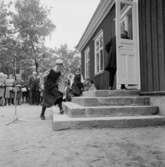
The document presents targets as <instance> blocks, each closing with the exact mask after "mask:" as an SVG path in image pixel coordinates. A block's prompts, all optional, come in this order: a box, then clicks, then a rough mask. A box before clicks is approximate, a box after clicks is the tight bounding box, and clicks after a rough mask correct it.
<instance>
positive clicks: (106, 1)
mask: <svg viewBox="0 0 165 167" xmlns="http://www.w3.org/2000/svg"><path fill="white" fill-rule="evenodd" d="M114 3H115V0H102V1H100V3H99V5H98V7H97V8H96V10H95V12H94V14H93V16H92V18H91V20H90V22H89V24H88V26H87V28H86V29H85V32H84V34H83V35H82V37H81V39H80V41H79V42H78V44H77V46H76V48H77V49H78V50H79V51H82V50H83V48H84V47H85V45H86V44H87V42H88V41H89V40H90V39H91V38H92V36H93V35H94V33H95V31H96V30H97V28H98V27H99V25H100V24H101V22H102V21H103V20H104V18H105V17H106V16H107V14H108V13H109V11H110V9H111V8H112V6H113V4H114Z"/></svg>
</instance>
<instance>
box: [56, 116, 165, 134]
mask: <svg viewBox="0 0 165 167" xmlns="http://www.w3.org/2000/svg"><path fill="white" fill-rule="evenodd" d="M160 125H165V116H160V115H154V116H136V117H135V116H127V117H92V118H91V117H89V118H70V117H69V116H67V115H55V114H54V115H53V129H54V130H56V131H57V130H66V129H82V128H136V127H145V126H160Z"/></svg>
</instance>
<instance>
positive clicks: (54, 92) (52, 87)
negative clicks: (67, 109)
mask: <svg viewBox="0 0 165 167" xmlns="http://www.w3.org/2000/svg"><path fill="white" fill-rule="evenodd" d="M62 71H63V62H62V60H61V59H58V60H57V61H56V65H55V67H54V68H53V69H51V70H50V71H49V74H48V75H47V76H46V78H45V79H44V80H45V82H44V91H43V103H42V111H41V115H40V118H41V120H45V111H46V108H48V107H52V106H54V105H58V107H59V110H60V114H63V113H64V111H63V108H62V101H63V90H64V86H63V77H62V76H63V73H62Z"/></svg>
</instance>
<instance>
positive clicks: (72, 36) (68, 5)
mask: <svg viewBox="0 0 165 167" xmlns="http://www.w3.org/2000/svg"><path fill="white" fill-rule="evenodd" d="M99 1H100V0H41V2H42V3H43V4H44V5H46V6H47V7H50V8H51V13H50V18H51V20H52V22H53V23H54V24H55V25H56V28H55V30H54V31H53V32H52V33H51V35H50V36H49V37H48V38H47V40H46V43H45V44H46V46H48V47H51V48H54V47H60V45H62V44H65V43H66V44H67V45H68V48H69V49H74V47H75V46H76V45H77V43H78V42H79V40H80V38H81V36H82V34H83V33H84V31H85V28H86V27H87V25H88V23H89V21H90V19H91V17H92V15H93V13H94V11H95V9H96V7H97V5H98V3H99Z"/></svg>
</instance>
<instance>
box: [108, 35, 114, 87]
mask: <svg viewBox="0 0 165 167" xmlns="http://www.w3.org/2000/svg"><path fill="white" fill-rule="evenodd" d="M105 50H106V51H107V53H108V65H107V66H106V67H105V70H106V71H108V72H109V86H110V89H113V84H114V79H115V74H116V37H115V36H114V37H113V38H112V39H111V40H110V41H109V42H108V43H107V45H106V46H105Z"/></svg>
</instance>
